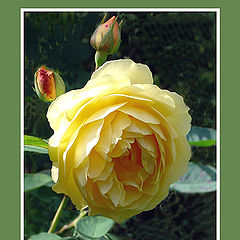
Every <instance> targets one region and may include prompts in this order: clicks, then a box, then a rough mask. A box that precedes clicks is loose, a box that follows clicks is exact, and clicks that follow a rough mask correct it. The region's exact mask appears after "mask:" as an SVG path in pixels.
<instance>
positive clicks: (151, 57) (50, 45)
mask: <svg viewBox="0 0 240 240" xmlns="http://www.w3.org/2000/svg"><path fill="white" fill-rule="evenodd" d="M103 15H104V13H100V12H91V13H87V12H65V13H57V12H55V13H53V12H52V13H51V12H46V13H44V12H36V13H34V12H31V13H27V12H26V13H25V18H24V42H25V46H24V47H25V48H24V52H25V62H24V64H25V65H24V67H25V82H24V94H25V97H24V101H25V102H24V133H25V134H27V135H33V136H38V137H42V138H45V139H47V138H49V137H50V136H51V135H52V133H53V132H52V130H51V128H50V127H49V125H48V122H47V119H46V111H47V107H48V104H46V103H43V102H41V101H40V100H39V99H38V98H37V96H36V95H35V93H34V91H33V89H32V87H33V75H34V73H35V71H36V70H37V68H38V67H40V66H41V65H46V66H48V67H49V68H52V69H54V70H57V71H58V72H59V74H60V75H61V77H62V78H63V80H64V81H65V84H66V90H67V91H69V90H71V89H76V88H81V87H83V86H84V85H85V84H86V82H87V81H88V80H89V79H90V76H91V73H92V72H93V71H94V67H95V65H94V54H95V51H94V49H93V48H92V47H91V45H90V43H89V39H90V36H91V34H92V33H93V31H94V30H95V28H96V27H97V25H98V24H99V23H100V21H101V19H102V17H103ZM112 15H118V16H119V20H123V26H122V43H121V45H120V48H119V51H118V53H116V54H115V55H113V56H110V57H109V58H108V59H109V60H112V59H119V58H131V59H132V60H134V61H135V62H139V63H144V64H147V65H148V66H149V68H150V70H151V71H152V73H153V76H154V81H155V84H157V85H158V86H159V87H160V88H163V89H168V90H170V91H175V92H177V93H179V94H180V95H182V96H183V97H184V100H185V102H186V104H187V105H188V106H189V107H190V109H191V110H190V114H191V116H192V125H194V126H201V127H209V128H216V69H215V68H216V57H215V56H216V39H215V38H216V22H215V21H216V15H215V13H212V12H204V13H200V12H199V13H191V12H187V13H184V12H181V13H176V12H162V13H161V12H153V13H149V12H114V13H113V12H111V13H109V15H108V17H111V16H112ZM215 155H216V154H215V147H209V148H196V147H194V148H193V149H192V159H191V161H195V162H198V163H203V164H210V165H212V166H215V167H216V161H215V158H216V157H215ZM50 167H51V162H50V160H49V158H48V156H47V155H39V154H34V153H29V152H25V172H26V173H29V172H31V173H33V172H39V171H43V170H46V169H50ZM61 197H62V196H59V195H57V194H56V193H54V192H53V191H52V190H51V189H50V188H48V187H41V188H40V189H37V190H34V191H31V192H29V193H26V195H25V237H26V238H27V237H29V236H30V235H33V234H35V233H39V232H41V231H47V230H48V227H49V224H50V221H51V220H52V218H53V216H54V214H55V211H56V208H57V206H58V204H59V203H60V201H61ZM74 216H77V211H76V210H75V209H74V206H73V205H72V204H71V202H70V201H69V202H68V205H67V207H66V210H65V211H64V213H63V217H62V219H61V223H60V224H62V225H63V224H65V223H66V222H67V221H68V222H69V221H70V220H71V219H73V218H74ZM215 224H216V194H215V193H214V192H213V193H205V194H188V195H185V194H180V193H176V192H173V191H172V192H170V194H169V196H168V197H167V199H166V200H164V201H163V202H162V203H161V204H159V205H158V206H157V207H156V208H155V209H153V210H152V211H149V212H144V213H141V214H139V215H138V216H136V217H133V218H132V219H130V220H128V221H127V222H125V223H124V224H122V225H118V224H116V225H115V226H114V228H113V229H112V232H113V233H115V234H116V235H118V236H119V238H120V239H126V240H133V239H134V240H138V239H146V240H148V239H151V240H152V239H160V240H161V239H162V240H163V239H164V240H166V239H168V240H175V239H181V240H185V239H186V240H187V239H193V240H195V239H196V240H197V239H200V240H202V239H204V240H208V239H209V240H213V239H216V234H215V231H216V228H215Z"/></svg>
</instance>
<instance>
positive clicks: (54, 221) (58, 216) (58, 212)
mask: <svg viewBox="0 0 240 240" xmlns="http://www.w3.org/2000/svg"><path fill="white" fill-rule="evenodd" d="M67 201H68V197H67V196H66V195H64V197H63V199H62V201H61V203H60V205H59V207H58V210H57V212H56V214H55V216H54V218H53V220H52V224H51V226H50V228H49V230H48V233H53V232H54V231H55V229H56V227H57V224H58V222H59V219H60V217H61V214H62V211H63V208H64V207H65V206H66V204H67Z"/></svg>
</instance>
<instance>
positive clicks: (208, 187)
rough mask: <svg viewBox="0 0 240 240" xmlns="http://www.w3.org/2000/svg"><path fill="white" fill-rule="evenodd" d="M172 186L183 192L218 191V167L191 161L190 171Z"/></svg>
mask: <svg viewBox="0 0 240 240" xmlns="http://www.w3.org/2000/svg"><path fill="white" fill-rule="evenodd" d="M171 188H172V189H174V190H176V191H178V192H182V193H201V192H212V191H216V169H215V168H213V167H211V166H206V165H202V164H197V163H194V162H190V163H189V165H188V172H187V173H186V174H185V175H183V176H182V177H181V178H180V179H179V180H178V181H177V182H176V183H173V184H172V185H171Z"/></svg>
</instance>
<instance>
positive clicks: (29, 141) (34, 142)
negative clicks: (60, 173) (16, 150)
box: [24, 135, 48, 154]
mask: <svg viewBox="0 0 240 240" xmlns="http://www.w3.org/2000/svg"><path fill="white" fill-rule="evenodd" d="M24 151H29V152H37V153H45V154H48V142H47V140H44V139H41V138H38V137H33V136H27V135H24Z"/></svg>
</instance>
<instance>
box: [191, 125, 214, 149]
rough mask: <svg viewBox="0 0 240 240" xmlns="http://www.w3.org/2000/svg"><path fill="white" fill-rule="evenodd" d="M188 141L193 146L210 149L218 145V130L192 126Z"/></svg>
mask: <svg viewBox="0 0 240 240" xmlns="http://www.w3.org/2000/svg"><path fill="white" fill-rule="evenodd" d="M187 140H188V142H189V144H190V145H191V146H198V147H210V146H213V145H215V144H216V130H215V129H211V128H202V127H195V126H192V128H191V131H190V132H189V133H188V135H187Z"/></svg>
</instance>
